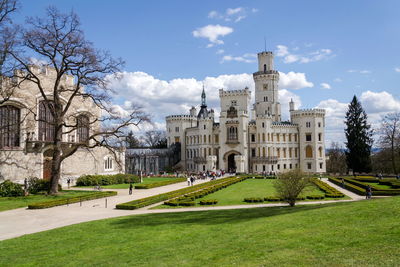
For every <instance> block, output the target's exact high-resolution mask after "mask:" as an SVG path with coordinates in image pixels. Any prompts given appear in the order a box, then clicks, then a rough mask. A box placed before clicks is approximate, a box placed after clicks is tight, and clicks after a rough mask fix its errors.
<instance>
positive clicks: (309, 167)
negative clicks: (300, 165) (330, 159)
mask: <svg viewBox="0 0 400 267" xmlns="http://www.w3.org/2000/svg"><path fill="white" fill-rule="evenodd" d="M307 169H309V170H311V162H308V163H307Z"/></svg>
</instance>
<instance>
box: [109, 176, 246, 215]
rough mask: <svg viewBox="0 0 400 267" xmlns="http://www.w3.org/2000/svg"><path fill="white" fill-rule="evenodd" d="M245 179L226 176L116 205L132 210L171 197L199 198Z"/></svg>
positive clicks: (119, 207) (118, 207)
mask: <svg viewBox="0 0 400 267" xmlns="http://www.w3.org/2000/svg"><path fill="white" fill-rule="evenodd" d="M245 179H247V178H246V177H227V178H222V179H218V180H214V181H210V182H206V183H202V184H197V185H194V186H190V187H186V188H182V189H178V190H175V191H171V192H168V193H163V194H159V195H155V196H151V197H146V198H142V199H137V200H133V201H130V202H126V203H121V204H118V205H117V206H116V208H117V209H126V210H134V209H139V208H142V207H146V206H149V205H152V204H155V203H158V202H162V201H166V200H169V199H173V198H178V197H181V198H182V199H184V198H192V199H196V198H200V197H202V196H205V195H206V194H210V193H212V192H215V191H217V190H219V189H221V188H224V187H226V186H228V185H230V184H233V183H237V182H240V181H243V180H245Z"/></svg>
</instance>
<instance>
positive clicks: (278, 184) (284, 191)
mask: <svg viewBox="0 0 400 267" xmlns="http://www.w3.org/2000/svg"><path fill="white" fill-rule="evenodd" d="M309 184H310V180H309V178H308V177H307V175H306V174H305V173H304V172H302V171H301V170H300V169H294V170H292V171H288V172H285V173H282V174H279V175H278V177H277V179H276V180H275V184H274V186H275V190H276V192H277V194H278V196H279V197H280V198H282V199H284V200H285V201H286V202H287V203H289V205H290V206H291V207H294V205H295V204H296V199H297V197H298V196H299V195H300V193H301V192H302V191H303V190H304V188H306V187H307V186H308V185H309Z"/></svg>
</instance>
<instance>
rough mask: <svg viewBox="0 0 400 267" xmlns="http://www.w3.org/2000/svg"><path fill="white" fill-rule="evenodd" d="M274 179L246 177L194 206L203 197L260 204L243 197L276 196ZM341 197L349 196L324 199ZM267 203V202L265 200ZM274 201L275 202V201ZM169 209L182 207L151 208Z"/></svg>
mask: <svg viewBox="0 0 400 267" xmlns="http://www.w3.org/2000/svg"><path fill="white" fill-rule="evenodd" d="M274 183H275V180H274V179H247V180H244V181H243V182H240V183H236V184H234V185H231V186H228V187H227V188H224V189H222V190H220V191H217V192H215V193H212V194H209V195H207V196H205V197H203V198H199V199H196V206H198V207H204V206H202V205H200V204H198V203H199V202H200V200H203V199H204V200H205V199H217V200H218V203H217V204H216V205H213V206H228V205H243V204H244V205H248V204H260V203H247V202H244V201H243V200H244V198H247V197H261V198H264V197H271V196H276V193H275V188H274V185H273V184H274ZM323 194H324V192H322V191H321V190H319V188H317V187H316V186H314V185H310V186H308V187H307V188H306V189H305V190H304V192H303V193H302V194H301V195H303V196H306V195H323ZM342 199H350V198H349V197H345V198H340V199H337V198H335V199H333V198H325V199H324V200H342ZM306 201H315V200H306ZM265 203H268V202H265ZM275 203H276V202H275ZM160 208H161V209H164V208H165V209H170V208H184V207H183V206H168V205H160V206H157V207H154V208H153V209H160Z"/></svg>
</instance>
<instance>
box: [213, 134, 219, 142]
mask: <svg viewBox="0 0 400 267" xmlns="http://www.w3.org/2000/svg"><path fill="white" fill-rule="evenodd" d="M214 137H215V143H217V144H218V143H219V135H218V134H216V135H215V136H214Z"/></svg>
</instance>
